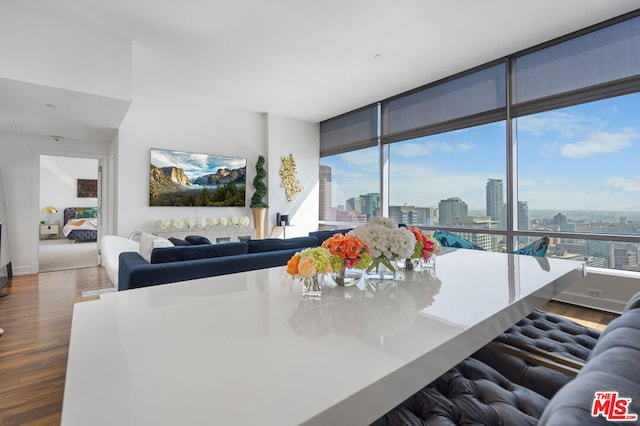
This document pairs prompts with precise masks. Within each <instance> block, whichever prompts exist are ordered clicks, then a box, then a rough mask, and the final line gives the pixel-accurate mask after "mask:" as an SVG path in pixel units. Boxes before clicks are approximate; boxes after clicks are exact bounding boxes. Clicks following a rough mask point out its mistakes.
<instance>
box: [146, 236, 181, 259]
mask: <svg viewBox="0 0 640 426" xmlns="http://www.w3.org/2000/svg"><path fill="white" fill-rule="evenodd" d="M158 247H173V244H172V243H171V241H169V240H168V239H166V238H163V237H158V236H157V235H153V234H148V233H146V232H143V233H141V234H140V256H142V258H143V259H144V260H146V261H147V262H148V263H151V252H152V251H153V249H154V248H158Z"/></svg>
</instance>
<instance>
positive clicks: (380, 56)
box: [373, 53, 382, 59]
mask: <svg viewBox="0 0 640 426" xmlns="http://www.w3.org/2000/svg"><path fill="white" fill-rule="evenodd" d="M380 58H382V53H376V54H375V55H373V59H380Z"/></svg>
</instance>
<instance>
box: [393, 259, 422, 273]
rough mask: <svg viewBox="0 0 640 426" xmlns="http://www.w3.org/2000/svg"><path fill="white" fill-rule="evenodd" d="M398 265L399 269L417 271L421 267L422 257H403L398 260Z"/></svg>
mask: <svg viewBox="0 0 640 426" xmlns="http://www.w3.org/2000/svg"><path fill="white" fill-rule="evenodd" d="M396 266H397V267H398V269H404V270H405V271H415V270H417V269H418V268H419V267H420V259H418V258H415V259H411V258H409V257H403V258H400V259H398V260H396Z"/></svg>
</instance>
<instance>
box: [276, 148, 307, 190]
mask: <svg viewBox="0 0 640 426" xmlns="http://www.w3.org/2000/svg"><path fill="white" fill-rule="evenodd" d="M280 159H281V160H282V167H280V179H282V183H281V184H280V186H282V187H283V188H284V189H285V191H286V192H287V201H291V200H292V199H293V197H295V196H296V195H298V194H300V193H301V192H302V190H303V188H301V187H300V181H298V179H296V160H294V159H293V154H289V157H288V158H287V157H280Z"/></svg>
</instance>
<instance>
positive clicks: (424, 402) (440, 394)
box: [373, 358, 549, 426]
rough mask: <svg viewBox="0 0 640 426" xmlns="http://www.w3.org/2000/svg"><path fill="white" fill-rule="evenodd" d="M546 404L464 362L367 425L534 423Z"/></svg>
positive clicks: (471, 361)
mask: <svg viewBox="0 0 640 426" xmlns="http://www.w3.org/2000/svg"><path fill="white" fill-rule="evenodd" d="M548 402H549V400H548V399H547V398H545V397H543V396H542V395H539V394H537V393H536V392H534V391H532V390H530V389H527V388H525V387H523V386H520V385H516V384H514V383H512V382H511V381H509V380H508V379H506V378H505V377H504V376H502V375H501V374H500V373H498V372H497V371H495V370H494V369H492V368H491V367H489V366H487V365H486V364H484V363H482V362H480V361H478V360H477V359H474V358H467V359H466V360H464V361H462V362H461V363H460V364H458V365H457V366H456V367H454V368H452V369H451V370H449V371H448V372H446V373H445V374H443V375H442V376H440V377H439V378H438V379H436V380H435V381H434V382H432V383H431V384H429V385H428V386H426V387H425V388H423V389H422V390H420V391H419V392H417V393H415V394H414V395H412V396H411V397H410V398H408V399H407V400H405V401H404V402H403V403H401V404H400V405H399V406H398V407H396V408H394V409H393V410H391V411H390V412H389V413H387V414H386V415H385V416H383V417H381V418H380V419H378V420H377V421H376V422H375V423H373V425H374V426H401V425H402V426H418V425H420V426H422V425H438V426H440V425H464V424H469V425H518V426H521V425H523V426H524V425H536V424H538V419H539V418H540V416H541V415H542V412H543V410H544V409H545V407H546V406H547V404H548Z"/></svg>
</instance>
